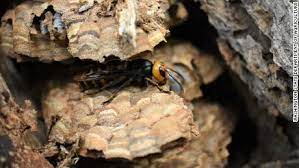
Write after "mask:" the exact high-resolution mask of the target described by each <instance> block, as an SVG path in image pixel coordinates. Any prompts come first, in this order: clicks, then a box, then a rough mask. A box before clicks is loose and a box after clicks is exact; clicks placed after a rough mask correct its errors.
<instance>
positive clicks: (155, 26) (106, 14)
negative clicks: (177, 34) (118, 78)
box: [1, 0, 187, 62]
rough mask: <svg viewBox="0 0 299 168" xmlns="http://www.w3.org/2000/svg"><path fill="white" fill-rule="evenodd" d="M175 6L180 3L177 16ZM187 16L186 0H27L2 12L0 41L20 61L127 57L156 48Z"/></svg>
mask: <svg viewBox="0 0 299 168" xmlns="http://www.w3.org/2000/svg"><path fill="white" fill-rule="evenodd" d="M171 5H177V6H178V8H177V9H178V10H177V14H176V15H175V16H174V17H173V18H172V17H170V14H169V12H168V10H169V8H170V7H171ZM186 16H187V13H186V10H184V7H183V5H182V4H175V3H172V1H169V0H153V1H148V0H138V1H137V0H118V1H117V0H105V1H103V0H65V1H61V0H49V1H45V2H41V1H33V2H32V1H26V2H24V3H21V4H20V5H18V6H17V7H16V8H15V9H14V10H10V11H7V12H6V14H5V15H4V16H3V17H2V25H1V29H2V31H1V32H2V34H1V37H2V39H1V46H2V48H4V51H6V52H7V53H8V54H9V55H11V56H14V57H16V58H17V59H18V60H19V61H22V60H24V59H25V58H24V57H23V56H28V57H29V58H38V59H39V60H41V61H44V62H50V61H61V60H65V59H68V58H71V57H78V58H80V59H92V60H96V61H103V60H104V57H105V56H109V55H117V56H119V57H120V58H121V59H126V58H129V57H131V56H133V55H136V54H138V53H141V52H143V51H152V50H153V48H154V46H156V45H157V44H159V43H160V42H161V41H165V36H166V35H167V33H168V28H169V26H170V25H173V24H175V23H178V22H179V21H178V20H182V19H184V18H186ZM28 57H26V58H28Z"/></svg>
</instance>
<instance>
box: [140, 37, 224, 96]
mask: <svg viewBox="0 0 299 168" xmlns="http://www.w3.org/2000/svg"><path fill="white" fill-rule="evenodd" d="M146 57H147V58H148V59H150V60H152V61H155V60H161V61H163V62H165V63H166V64H167V66H169V67H170V68H172V69H174V70H175V71H177V72H179V73H180V74H181V75H182V76H183V78H184V81H181V83H182V84H183V88H184V93H183V94H182V95H181V96H182V97H184V98H185V99H186V100H188V101H191V100H193V99H196V98H198V97H202V96H203V94H202V92H201V90H200V86H201V85H203V84H209V83H211V82H213V81H214V80H216V79H217V77H218V76H220V75H221V73H222V72H223V67H222V66H221V64H220V63H219V60H218V59H217V58H216V57H215V56H214V55H211V54H207V53H204V52H201V51H199V50H197V48H196V47H195V46H193V45H192V44H191V43H188V42H168V43H167V44H166V45H163V46H162V47H160V48H157V49H155V51H154V53H153V54H150V55H148V56H146Z"/></svg>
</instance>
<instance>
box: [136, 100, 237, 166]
mask: <svg viewBox="0 0 299 168" xmlns="http://www.w3.org/2000/svg"><path fill="white" fill-rule="evenodd" d="M193 114H194V120H195V123H196V125H197V126H198V129H199V132H200V136H198V137H193V138H192V140H191V141H190V142H189V143H186V144H185V145H184V146H181V147H177V148H175V149H173V150H171V151H166V152H163V155H162V156H159V157H152V158H150V159H148V158H143V159H141V160H139V161H137V162H136V164H137V165H139V166H140V167H198V168H206V167H225V165H226V164H227V159H228V156H229V153H228V149H227V147H228V144H229V143H230V141H231V136H230V133H231V131H232V129H233V122H232V121H231V120H229V119H228V115H227V113H226V112H225V110H224V109H223V108H222V107H221V106H219V105H217V104H211V103H208V102H204V101H201V102H197V103H195V105H194V110H193ZM149 163H150V164H149Z"/></svg>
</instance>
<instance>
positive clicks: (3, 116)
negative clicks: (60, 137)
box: [0, 74, 53, 168]
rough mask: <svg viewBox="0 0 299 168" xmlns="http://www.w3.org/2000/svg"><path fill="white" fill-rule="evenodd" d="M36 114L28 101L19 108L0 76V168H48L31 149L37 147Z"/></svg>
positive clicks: (47, 163) (49, 165)
mask: <svg viewBox="0 0 299 168" xmlns="http://www.w3.org/2000/svg"><path fill="white" fill-rule="evenodd" d="M37 131H38V123H37V112H36V111H35V110H34V109H33V107H32V105H31V103H30V101H25V103H24V106H23V107H20V106H19V105H18V104H17V103H16V102H15V101H14V99H13V97H12V95H11V93H10V90H9V89H8V87H7V85H6V83H5V81H4V79H3V78H2V75H1V74H0V167H31V168H40V167H45V168H52V167H53V166H52V165H51V164H50V163H49V162H48V161H47V160H46V159H45V158H44V157H43V156H42V155H41V154H40V153H37V152H35V150H34V149H36V148H38V147H40V146H41V144H40V142H39V140H38V137H37V136H36V133H37Z"/></svg>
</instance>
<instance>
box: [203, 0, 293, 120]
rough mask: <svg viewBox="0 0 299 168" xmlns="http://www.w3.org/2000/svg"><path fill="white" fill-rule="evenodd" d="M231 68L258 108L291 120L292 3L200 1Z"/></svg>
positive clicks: (256, 0) (253, 0) (259, 0)
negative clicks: (251, 94) (261, 107)
mask: <svg viewBox="0 0 299 168" xmlns="http://www.w3.org/2000/svg"><path fill="white" fill-rule="evenodd" d="M200 2H201V3H202V9H203V10H204V11H206V12H207V14H208V16H209V21H210V22H211V23H212V24H213V25H214V26H215V28H216V29H217V31H218V33H219V35H220V38H221V39H219V41H218V45H219V48H220V52H221V53H222V55H223V56H224V59H225V60H226V62H227V63H228V64H229V65H230V67H231V68H232V69H233V70H234V71H235V72H236V73H237V74H238V75H239V76H240V78H241V79H242V80H243V81H245V82H246V83H247V84H248V85H249V87H250V90H252V92H254V93H255V95H256V96H257V97H258V98H259V100H260V101H261V104H263V105H267V106H268V107H269V108H271V109H273V108H272V107H274V109H278V110H279V111H280V112H281V113H282V114H283V115H284V116H285V117H286V118H288V119H291V118H292V113H291V111H292V106H291V96H290V95H291V94H290V91H291V86H292V85H291V78H290V76H291V74H292V70H291V67H292V60H291V55H292V54H291V53H292V45H291V37H292V36H291V2H290V1H287V0H282V1H275V2H273V1H271V0H266V1H263V0H250V1H247V0H241V1H225V0H212V1H206V0H201V1H200Z"/></svg>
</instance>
